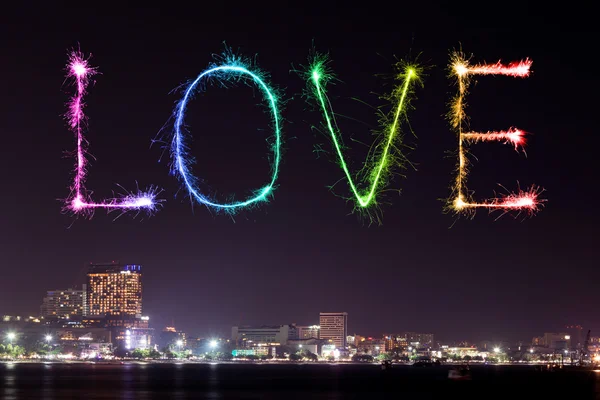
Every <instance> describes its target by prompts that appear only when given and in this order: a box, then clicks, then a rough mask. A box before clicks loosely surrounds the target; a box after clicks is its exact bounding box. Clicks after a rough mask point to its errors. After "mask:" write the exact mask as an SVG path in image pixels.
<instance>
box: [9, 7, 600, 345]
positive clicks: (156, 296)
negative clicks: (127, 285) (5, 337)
mask: <svg viewBox="0 0 600 400" xmlns="http://www.w3.org/2000/svg"><path fill="white" fill-rule="evenodd" d="M299 4H300V3H299ZM301 4H303V5H301V6H300V5H299V6H294V8H289V9H283V8H281V7H279V8H277V7H275V8H268V7H264V8H257V7H251V6H250V5H249V4H248V5H245V6H244V5H241V6H238V5H236V3H235V2H223V5H222V6H215V5H214V3H211V5H209V6H206V5H205V6H202V7H201V6H198V7H197V8H187V9H186V8H185V7H177V8H175V7H176V6H175V4H173V7H167V8H165V9H160V10H158V9H155V10H148V9H127V8H126V7H122V8H120V9H115V8H106V9H101V8H93V9H92V8H90V9H83V8H80V9H79V8H68V9H66V8H65V9H60V8H48V9H43V8H36V9H34V8H33V7H31V8H30V9H27V10H5V11H4V12H3V15H2V16H1V17H0V21H1V22H2V24H1V25H0V38H1V39H0V44H1V46H2V54H3V58H2V63H1V64H0V69H1V70H2V74H1V76H2V80H3V82H2V88H3V90H2V93H3V94H2V95H1V96H0V113H1V118H0V132H2V138H3V145H2V148H1V149H0V160H1V161H0V162H1V168H0V180H1V181H2V191H3V195H2V196H1V197H0V204H1V207H0V221H1V223H0V251H1V253H2V262H1V263H0V282H2V288H1V290H0V313H2V314H30V313H35V312H37V310H38V309H39V308H38V307H39V304H40V303H41V300H42V297H43V295H44V293H45V291H46V290H50V289H56V288H63V287H68V286H72V285H73V284H75V283H77V282H78V281H79V280H80V279H81V276H82V271H83V266H84V264H85V263H88V262H90V261H106V260H109V261H110V260H121V261H122V262H126V263H136V264H142V265H143V266H144V281H145V288H144V296H145V298H144V313H145V314H148V315H149V316H150V317H151V321H153V323H154V327H156V328H162V327H163V326H164V325H165V324H168V323H170V322H171V321H172V320H174V322H175V325H176V326H177V327H178V328H181V329H185V330H187V331H188V332H189V333H190V334H206V335H210V334H215V333H222V334H227V335H228V334H229V332H230V327H231V326H232V325H236V324H279V323H291V322H297V323H299V324H313V323H318V313H319V312H320V311H347V312H348V313H349V330H350V331H351V332H356V333H359V334H367V335H375V334H380V333H382V332H390V331H402V330H412V331H427V332H433V333H434V334H436V335H437V336H438V337H439V338H441V339H448V340H458V339H472V340H479V339H509V340H510V339H530V337H531V336H533V335H537V334H542V333H543V332H544V331H553V330H559V329H561V327H562V326H564V325H565V324H567V323H569V324H572V323H577V324H581V325H584V326H585V327H586V328H591V329H592V332H596V333H598V331H599V330H600V322H599V321H598V320H597V311H596V308H597V304H596V303H597V299H596V296H595V294H596V290H597V282H598V280H599V279H600V273H599V272H598V269H597V265H598V264H597V256H596V251H595V250H596V249H595V248H594V247H593V244H596V246H597V244H598V239H597V238H598V236H597V232H598V228H597V226H598V222H599V219H598V214H597V207H596V205H595V204H594V202H595V201H596V198H597V197H596V193H597V189H596V181H597V177H598V174H597V171H598V169H597V163H595V162H594V161H595V157H596V151H595V148H596V147H595V146H596V145H597V144H598V139H597V132H596V130H597V129H596V127H597V99H596V98H595V96H594V91H595V90H597V89H596V88H597V84H598V78H597V70H596V68H595V66H594V64H593V63H591V62H588V61H586V59H587V58H589V57H592V54H594V51H595V48H596V46H597V45H596V44H595V43H592V38H593V37H594V36H595V34H594V33H593V32H592V30H591V28H589V25H587V24H586V21H584V20H582V19H581V18H580V17H578V19H574V18H573V16H570V15H566V14H565V13H564V11H561V10H556V11H552V12H551V15H550V14H549V13H548V10H545V11H544V10H537V9H535V8H534V7H528V6H526V5H525V6H519V7H516V6H515V7H514V9H510V8H497V9H491V8H488V9H487V10H486V9H481V10H477V9H471V10H468V11H466V12H465V11H463V10H459V9H453V8H449V7H448V8H444V7H436V6H429V7H427V8H424V9H418V10H417V9H414V10H413V9H410V8H406V7H405V6H403V5H401V4H398V5H397V6H389V7H388V6H381V5H377V6H376V8H372V9H371V8H369V7H368V6H366V7H365V8H356V9H347V8H344V6H336V7H333V6H331V7H327V6H325V7H324V6H318V5H314V4H310V3H306V5H304V3H301ZM363 4H367V3H363ZM373 4H376V3H373ZM377 4H383V3H377ZM488 6H489V5H488ZM296 7H298V8H296ZM394 7H396V8H394ZM544 13H546V15H544ZM588 29H589V30H588ZM224 42H225V43H226V44H227V45H228V46H230V47H231V48H232V49H233V50H235V51H239V53H240V54H243V55H246V56H249V57H255V59H256V62H257V64H258V66H259V67H260V68H262V69H263V70H266V71H268V72H269V73H270V74H271V83H272V84H273V85H275V86H278V87H279V88H281V89H282V90H283V93H284V100H286V104H285V109H284V110H283V117H284V118H285V124H284V135H285V143H284V149H285V153H284V158H283V163H282V165H281V174H280V176H279V179H278V181H277V185H278V186H277V190H276V192H275V197H274V198H273V199H272V201H271V202H269V203H268V204H264V205H262V206H261V207H260V208H258V209H255V210H248V211H242V212H241V213H239V214H237V215H236V216H235V217H234V218H231V217H229V216H227V215H217V214H215V213H214V212H211V211H210V210H207V209H206V208H205V207H203V206H199V205H194V206H192V205H191V203H190V201H189V197H187V195H186V192H185V190H180V188H181V186H180V184H179V183H178V181H177V179H176V178H175V177H173V176H171V175H170V174H169V158H168V155H163V154H162V153H163V150H162V149H161V147H160V146H159V145H153V146H150V144H151V141H152V139H154V138H155V137H156V135H157V134H158V133H159V131H160V130H161V128H162V127H163V125H165V123H170V122H169V118H170V116H171V113H172V110H173V108H174V105H175V103H176V102H177V100H178V99H179V98H180V91H176V90H175V91H174V89H176V88H177V87H178V86H179V85H181V84H182V83H185V82H186V81H188V80H189V79H192V78H195V77H196V76H197V74H199V73H200V72H201V71H203V70H204V69H205V68H206V67H207V66H208V65H209V63H210V62H211V61H212V60H213V58H212V55H213V54H219V53H221V52H222V51H223V50H224V49H225V46H224V44H223V43H224ZM77 46H80V47H81V50H82V51H83V52H85V53H92V54H93V58H92V59H91V63H92V65H95V66H98V68H99V71H100V72H101V75H98V76H96V79H95V84H94V85H93V86H92V87H90V93H89V95H88V97H87V104H88V107H87V109H86V111H87V114H88V116H89V133H88V134H87V138H88V139H89V141H90V142H91V147H90V153H91V154H92V155H93V156H95V158H96V160H92V164H91V168H90V173H89V179H88V181H87V187H88V188H89V189H90V190H93V191H94V194H95V196H96V198H97V199H100V198H103V197H106V196H110V194H111V191H113V190H118V187H117V186H116V184H120V185H122V186H123V187H125V188H127V189H134V188H135V186H136V181H137V182H138V184H139V186H140V187H146V186H148V185H157V186H159V187H160V188H162V189H164V191H163V192H162V193H161V197H162V198H163V199H165V202H164V203H163V207H162V209H161V210H160V211H159V212H158V213H157V214H156V215H154V216H152V217H150V218H145V217H142V216H139V217H137V218H132V217H130V216H123V217H121V218H119V219H117V220H114V217H115V216H116V215H114V214H111V215H106V213H103V212H97V213H96V215H95V216H94V218H93V219H91V220H86V219H81V218H80V219H76V218H74V217H72V216H70V215H65V214H62V213H61V207H62V203H61V202H60V201H59V200H57V199H61V198H65V197H66V196H67V195H68V187H69V185H70V184H71V180H72V169H73V166H74V159H73V158H69V157H65V152H66V151H72V150H73V149H74V148H75V142H74V137H73V135H72V134H71V133H70V132H69V130H68V129H67V126H66V124H65V121H64V120H63V118H62V117H61V115H62V114H64V112H65V103H66V101H67V100H68V96H69V95H70V93H71V90H72V87H70V86H68V85H64V72H65V71H64V67H65V64H66V62H67V51H68V50H69V49H71V48H73V47H77ZM313 46H314V47H315V48H316V49H317V50H319V51H321V52H329V53H330V56H331V59H332V60H333V61H332V63H331V67H332V69H333V70H334V72H335V73H336V74H337V76H338V78H339V79H340V81H341V82H339V83H338V84H337V85H336V86H331V87H330V88H329V89H330V91H329V94H330V96H331V99H332V102H333V107H334V109H335V110H336V111H337V112H338V113H340V114H342V115H343V116H345V117H339V118H340V119H339V122H340V128H341V129H342V132H343V134H344V138H345V140H346V143H347V144H349V145H350V146H351V149H352V151H350V152H349V153H348V157H349V158H350V159H351V164H352V166H353V171H356V170H357V169H358V168H359V167H360V165H361V163H362V162H363V160H364V159H365V156H366V153H367V150H368V145H369V144H370V143H371V141H372V140H373V137H372V136H371V134H370V130H371V129H374V128H377V116H376V115H375V113H374V110H373V108H370V107H368V106H367V105H365V104H363V103H360V102H357V101H354V100H352V98H358V99H360V100H361V101H362V102H365V103H368V104H369V105H371V106H379V105H385V103H384V102H382V101H381V100H379V99H378V97H377V95H378V94H383V93H386V92H388V91H389V90H390V88H391V86H390V83H391V82H390V80H389V79H384V78H385V77H381V76H376V75H378V74H383V75H388V76H389V75H391V74H392V72H393V68H392V64H393V63H394V60H395V58H398V59H405V58H407V57H410V58H412V59H413V60H414V59H415V58H416V59H417V60H418V61H419V62H420V63H421V64H422V65H423V66H425V67H427V76H426V77H425V79H424V88H422V89H419V90H418V91H417V98H416V99H415V100H414V102H413V105H414V106H415V110H414V111H412V112H411V113H410V115H409V116H410V124H411V126H412V129H413V131H414V134H415V136H412V135H411V134H408V135H407V141H408V144H411V145H413V146H414V147H415V149H414V150H413V151H411V152H410V153H409V154H408V158H409V160H410V161H411V162H413V163H414V164H415V166H416V170H415V169H410V168H409V169H406V170H404V171H400V172H403V174H404V175H405V178H397V179H395V180H394V181H393V182H392V183H391V184H390V186H389V187H390V188H391V189H402V193H401V195H400V196H398V195H397V193H394V192H390V193H388V194H387V196H386V200H387V204H384V205H383V206H382V207H381V211H382V216H383V217H382V225H380V226H379V225H377V224H372V225H369V224H368V220H365V219H364V218H360V217H359V216H358V215H357V214H353V213H352V204H351V203H349V202H346V201H344V199H343V198H342V197H345V196H348V195H349V192H348V187H347V185H346V183H345V181H344V180H342V181H341V182H340V183H338V185H337V186H336V187H335V190H334V191H335V194H334V193H332V192H331V191H330V190H329V189H328V187H329V186H331V185H332V184H334V183H335V182H337V181H338V180H340V179H341V178H343V173H342V171H341V169H340V168H339V167H338V166H337V163H336V158H335V155H334V154H333V153H331V150H332V147H331V143H330V141H329V139H328V137H327V136H326V135H325V134H323V133H322V132H319V131H318V130H314V129H311V127H313V126H317V125H319V124H320V122H321V114H320V113H319V112H317V111H315V109H314V108H313V105H314V103H312V104H311V103H307V102H306V100H305V99H304V98H303V97H302V91H303V89H304V88H305V82H304V81H303V80H302V79H301V77H299V76H298V74H296V73H294V72H293V70H294V69H295V68H298V67H299V66H300V65H304V64H306V61H307V57H308V54H309V51H310V50H311V48H312V47H313ZM460 46H462V49H463V50H464V51H465V52H466V53H469V54H470V53H473V54H474V59H473V60H474V61H479V62H495V61H497V60H499V59H502V60H503V61H517V60H520V59H524V58H527V57H529V58H531V59H532V60H533V66H532V71H533V73H532V75H531V77H529V78H527V79H514V78H506V77H504V78H503V77H486V78H479V79H477V81H478V82H477V84H476V85H474V86H473V87H472V90H471V95H470V96H469V97H468V98H467V100H468V103H469V108H468V115H469V117H470V118H471V121H472V127H473V128H474V129H478V130H495V129H505V128H508V127H510V126H517V127H519V128H522V129H524V130H525V131H527V132H530V133H532V135H530V136H529V145H528V147H527V158H525V157H524V156H523V155H519V154H517V153H516V152H515V151H514V150H513V149H512V148H511V147H510V146H503V145H500V144H487V145H486V144H480V145H476V146H473V147H472V150H473V153H474V155H476V156H477V157H478V160H479V161H478V162H477V163H476V164H475V165H474V167H473V169H472V173H471V175H470V176H471V180H470V187H471V188H472V189H476V190H477V194H478V195H479V198H484V197H488V196H489V195H491V194H492V193H493V191H494V190H495V189H498V186H497V183H502V184H503V185H505V186H506V187H507V188H509V189H512V188H514V187H516V185H517V181H518V182H520V184H521V186H523V187H527V186H529V185H531V184H538V185H540V186H541V187H543V188H545V189H546V192H545V193H544V196H543V197H545V198H546V199H547V200H548V201H547V203H546V204H545V208H544V209H543V210H542V211H541V212H540V213H539V214H538V215H537V216H535V217H533V218H531V219H523V218H519V219H514V218H511V217H510V216H505V217H503V218H501V219H499V220H497V221H495V217H494V216H493V215H492V216H490V215H488V214H487V213H486V212H484V211H482V212H479V213H478V214H477V216H476V217H475V218H474V219H473V220H469V219H465V218H462V219H459V220H458V221H457V222H456V223H455V221H454V218H453V217H452V215H448V214H444V213H443V210H442V208H443V205H444V203H443V201H440V199H443V198H446V197H448V196H449V194H450V191H449V184H450V182H451V180H452V178H453V176H454V174H453V170H454V166H455V163H456V158H455V157H449V156H448V152H451V151H454V150H456V146H457V143H456V136H455V133H453V131H452V130H451V128H450V126H449V124H448V122H447V121H446V120H445V119H444V114H445V113H446V112H447V111H448V106H447V104H448V102H449V100H450V98H451V97H452V96H453V95H454V94H455V91H456V87H454V86H453V85H452V81H451V80H450V79H448V77H447V65H448V63H449V54H450V52H451V50H452V49H456V48H459V47H460ZM417 56H418V58H417ZM259 103H260V97H259V96H255V97H253V90H252V89H251V88H248V87H245V86H241V87H232V88H229V89H219V88H217V87H210V88H209V89H208V91H207V93H206V94H205V95H201V96H198V97H197V98H196V99H195V100H194V101H193V102H192V103H191V104H190V106H189V109H188V119H187V122H188V123H189V126H190V129H191V132H192V135H193V141H192V147H191V153H192V154H193V156H194V157H196V159H197V160H199V162H198V163H197V164H196V165H195V166H194V172H195V173H196V175H197V176H199V177H201V178H202V179H204V180H205V181H206V182H207V183H208V184H210V186H211V187H212V188H213V189H214V190H215V191H217V192H218V193H219V195H218V197H217V199H220V200H223V199H226V198H227V197H228V196H230V195H232V194H236V195H238V196H241V195H243V194H245V193H248V192H249V191H251V190H253V189H256V188H257V187H259V186H261V185H263V184H264V183H265V182H266V181H267V179H268V173H269V164H268V155H269V153H268V148H267V145H266V142H265V140H266V139H267V137H268V136H269V132H268V115H267V114H265V113H264V112H263V111H261V107H257V104H259ZM346 117H347V118H346ZM404 128H405V129H406V128H407V126H406V125H404ZM171 129H172V123H171V125H168V124H167V125H166V126H165V130H163V132H166V133H167V134H168V133H170V130H171ZM167 138H168V136H167ZM351 138H353V139H355V141H352V140H351ZM316 147H320V148H322V149H324V150H327V151H328V152H329V153H319V152H315V151H314V150H315V148H316ZM336 195H337V196H336ZM219 196H220V197H219ZM340 196H341V197H340Z"/></svg>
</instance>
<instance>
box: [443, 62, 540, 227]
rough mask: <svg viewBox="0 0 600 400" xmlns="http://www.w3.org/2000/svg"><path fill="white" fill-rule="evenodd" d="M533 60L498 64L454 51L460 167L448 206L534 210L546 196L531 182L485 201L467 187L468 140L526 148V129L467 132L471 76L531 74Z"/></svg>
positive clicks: (454, 107)
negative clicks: (475, 60) (472, 62)
mask: <svg viewBox="0 0 600 400" xmlns="http://www.w3.org/2000/svg"><path fill="white" fill-rule="evenodd" d="M531 64H532V62H531V60H529V59H526V60H524V61H519V62H513V63H510V64H508V65H503V64H502V63H501V62H497V63H496V64H481V65H472V66H471V65H469V62H468V60H466V59H465V58H464V57H463V56H462V55H461V54H459V53H454V54H453V55H452V60H451V65H450V68H451V72H450V73H451V75H452V76H453V77H455V78H456V79H457V83H458V95H457V96H456V97H455V99H454V101H453V102H452V104H451V110H450V113H449V118H450V121H451V123H452V126H453V127H454V128H455V129H456V130H457V131H458V167H457V175H456V179H455V181H454V185H453V188H452V189H453V193H454V194H453V195H454V198H453V199H452V200H451V201H450V204H449V207H450V209H452V210H453V211H454V212H455V213H461V212H462V213H466V214H468V215H471V216H473V215H474V211H475V210H476V209H477V208H485V209H488V210H490V211H494V210H501V211H503V213H502V215H504V214H506V213H507V212H509V211H517V212H522V211H525V212H528V213H529V214H534V213H535V212H536V211H537V210H538V209H539V207H540V206H541V202H542V201H543V200H540V199H539V195H540V193H541V192H542V191H543V189H540V188H539V187H537V186H532V187H531V188H529V189H527V190H524V191H523V190H520V189H519V190H518V191H517V192H516V193H509V194H507V195H503V196H498V197H494V198H491V199H488V200H485V201H483V202H476V201H474V200H472V198H471V196H470V193H471V192H470V191H469V190H468V189H467V186H466V181H467V175H468V166H469V165H468V164H469V162H468V158H467V154H468V150H467V145H468V144H469V143H477V142H487V141H498V142H503V143H505V144H512V145H513V146H514V147H515V150H519V148H523V147H524V145H525V132H524V131H522V130H520V129H517V128H511V129H509V130H507V131H496V132H486V133H481V132H464V131H463V128H464V126H465V125H466V120H467V117H466V113H465V96H466V94H467V90H468V88H469V84H470V78H471V76H474V75H503V76H509V77H515V78H526V77H528V76H529V74H530V68H531Z"/></svg>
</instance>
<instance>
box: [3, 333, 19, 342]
mask: <svg viewBox="0 0 600 400" xmlns="http://www.w3.org/2000/svg"><path fill="white" fill-rule="evenodd" d="M16 337H17V335H16V334H15V333H14V332H8V334H7V335H6V338H7V339H8V340H10V341H11V342H12V341H13V340H15V338H16Z"/></svg>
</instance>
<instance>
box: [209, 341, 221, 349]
mask: <svg viewBox="0 0 600 400" xmlns="http://www.w3.org/2000/svg"><path fill="white" fill-rule="evenodd" d="M218 344H219V342H217V341H216V340H211V341H210V343H209V345H210V347H211V348H213V349H214V348H215V347H217V345H218Z"/></svg>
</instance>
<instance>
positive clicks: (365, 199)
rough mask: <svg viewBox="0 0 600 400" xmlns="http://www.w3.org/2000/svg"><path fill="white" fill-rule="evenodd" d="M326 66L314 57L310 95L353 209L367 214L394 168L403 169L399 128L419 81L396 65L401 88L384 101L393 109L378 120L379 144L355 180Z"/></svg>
mask: <svg viewBox="0 0 600 400" xmlns="http://www.w3.org/2000/svg"><path fill="white" fill-rule="evenodd" d="M327 63H328V59H327V57H325V56H322V55H316V56H315V57H314V59H313V62H312V63H311V64H310V66H309V69H308V76H307V78H308V80H309V92H311V93H312V95H313V96H312V97H314V98H315V100H316V101H317V103H318V105H319V107H320V109H321V111H322V113H323V117H324V120H325V123H324V126H325V129H326V131H327V132H328V133H329V135H330V136H331V140H332V142H333V147H334V149H335V153H336V155H337V158H338V160H339V161H338V163H339V166H340V168H341V169H342V170H343V171H344V175H345V177H346V179H347V181H348V185H349V186H350V190H351V192H352V195H353V196H354V200H355V207H356V208H357V209H358V210H367V209H369V208H371V207H372V206H377V194H378V193H380V192H381V191H382V189H383V187H385V186H386V184H387V182H388V180H389V178H390V176H391V174H392V169H393V167H395V166H402V162H401V158H402V156H401V152H400V150H399V147H400V146H401V145H402V135H401V131H400V124H401V119H402V117H406V110H407V108H408V106H409V98H410V94H411V93H412V85H413V84H414V83H415V82H418V81H419V73H418V71H419V68H418V67H416V66H414V65H408V64H403V63H399V64H397V65H396V67H397V68H398V71H399V72H398V73H397V76H396V78H397V79H398V80H403V84H402V85H399V86H396V87H395V88H394V90H393V91H392V93H391V94H390V95H389V96H387V97H386V99H387V100H389V101H391V102H393V103H395V108H394V109H393V110H392V111H391V112H390V113H385V114H384V116H383V117H382V118H381V120H380V123H381V125H382V129H381V134H380V136H379V140H378V141H377V142H376V143H375V144H374V145H373V146H372V147H371V151H370V153H369V156H368V157H367V160H366V161H365V163H364V164H363V168H362V169H361V172H360V173H359V174H360V177H356V178H355V177H353V175H352V174H351V173H350V168H349V165H348V162H347V161H346V160H345V159H344V153H343V147H344V144H343V140H342V136H341V132H340V130H339V128H338V127H337V122H336V119H335V113H334V111H333V108H332V105H331V102H330V101H329V98H328V97H327V90H326V84H327V82H328V81H330V80H332V79H333V75H332V74H331V72H330V71H329V70H328V68H327ZM358 180H363V181H365V183H364V186H365V188H364V189H361V188H359V183H357V182H356V181H358ZM361 186H362V185H361Z"/></svg>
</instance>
